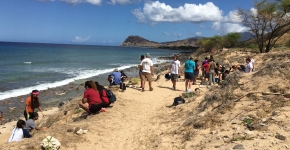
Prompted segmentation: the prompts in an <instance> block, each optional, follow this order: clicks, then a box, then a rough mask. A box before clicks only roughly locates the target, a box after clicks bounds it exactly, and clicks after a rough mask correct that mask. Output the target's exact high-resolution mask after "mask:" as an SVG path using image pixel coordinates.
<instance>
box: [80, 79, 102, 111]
mask: <svg viewBox="0 0 290 150" xmlns="http://www.w3.org/2000/svg"><path fill="white" fill-rule="evenodd" d="M85 89H86V90H85V92H84V97H83V99H82V101H80V103H79V106H80V107H81V108H82V109H83V110H85V111H86V112H88V113H89V114H91V113H97V112H99V111H100V110H101V109H102V100H101V98H100V94H99V92H98V91H97V88H96V84H95V82H94V81H92V80H91V81H86V82H85Z"/></svg>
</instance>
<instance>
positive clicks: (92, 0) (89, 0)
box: [61, 0, 102, 5]
mask: <svg viewBox="0 0 290 150" xmlns="http://www.w3.org/2000/svg"><path fill="white" fill-rule="evenodd" d="M61 1H64V2H66V3H69V4H78V3H90V4H93V5H101V3H102V0H61Z"/></svg>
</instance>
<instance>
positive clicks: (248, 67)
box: [245, 63, 253, 73]
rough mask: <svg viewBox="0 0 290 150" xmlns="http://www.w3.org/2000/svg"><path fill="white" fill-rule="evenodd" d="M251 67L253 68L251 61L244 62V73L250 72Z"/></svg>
mask: <svg viewBox="0 0 290 150" xmlns="http://www.w3.org/2000/svg"><path fill="white" fill-rule="evenodd" d="M252 69H253V66H252V64H251V63H248V64H246V70H245V72H246V73H249V72H251V70H252Z"/></svg>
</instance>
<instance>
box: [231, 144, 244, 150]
mask: <svg viewBox="0 0 290 150" xmlns="http://www.w3.org/2000/svg"><path fill="white" fill-rule="evenodd" d="M233 149H239V150H244V149H245V147H244V145H242V144H238V145H235V146H234V147H233Z"/></svg>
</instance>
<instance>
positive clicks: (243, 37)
mask: <svg viewBox="0 0 290 150" xmlns="http://www.w3.org/2000/svg"><path fill="white" fill-rule="evenodd" d="M240 34H241V38H240V39H239V42H243V41H248V40H250V39H253V38H255V35H253V34H252V33H250V32H241V33H240Z"/></svg>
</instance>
